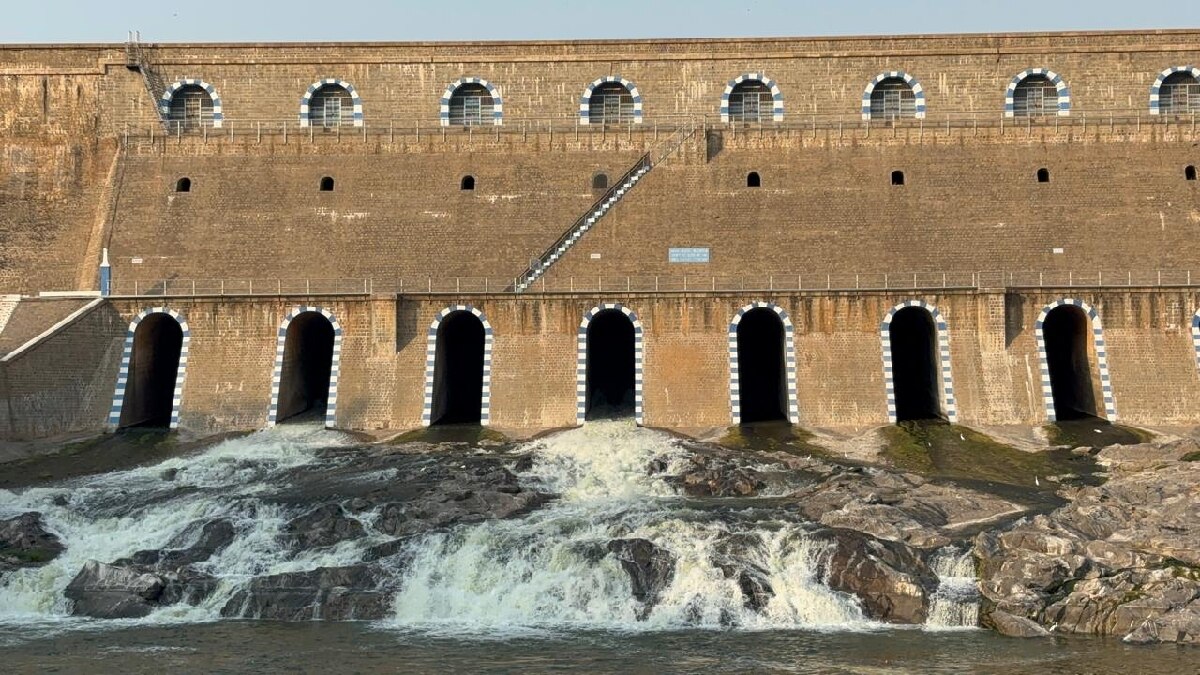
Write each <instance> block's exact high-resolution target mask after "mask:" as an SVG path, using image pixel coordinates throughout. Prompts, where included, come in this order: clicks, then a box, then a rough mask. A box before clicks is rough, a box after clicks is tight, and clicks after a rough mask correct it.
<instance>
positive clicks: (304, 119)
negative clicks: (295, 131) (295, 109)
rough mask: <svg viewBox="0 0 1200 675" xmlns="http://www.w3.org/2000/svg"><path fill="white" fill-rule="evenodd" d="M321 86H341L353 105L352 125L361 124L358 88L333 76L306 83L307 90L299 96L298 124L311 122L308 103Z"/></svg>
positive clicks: (361, 115)
mask: <svg viewBox="0 0 1200 675" xmlns="http://www.w3.org/2000/svg"><path fill="white" fill-rule="evenodd" d="M323 87H341V88H342V89H345V90H346V93H348V94H350V102H351V103H352V104H353V105H354V126H356V127H361V126H362V125H363V105H362V98H361V97H360V96H359V95H358V90H357V89H355V88H354V85H352V84H350V83H349V82H346V81H345V80H339V79H337V78H335V77H327V78H325V79H323V80H317V81H316V82H313V83H312V84H310V85H308V90H307V91H305V92H304V96H301V97H300V126H302V127H307V126H309V125H310V124H311V123H312V111H311V110H310V108H309V104H310V103H312V97H313V95H314V94H316V93H317V92H318V91H319V90H320V89H321V88H323Z"/></svg>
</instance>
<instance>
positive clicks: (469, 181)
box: [458, 176, 475, 190]
mask: <svg viewBox="0 0 1200 675" xmlns="http://www.w3.org/2000/svg"><path fill="white" fill-rule="evenodd" d="M458 187H459V189H462V190H474V189H475V176H463V177H462V182H461V183H459V186H458Z"/></svg>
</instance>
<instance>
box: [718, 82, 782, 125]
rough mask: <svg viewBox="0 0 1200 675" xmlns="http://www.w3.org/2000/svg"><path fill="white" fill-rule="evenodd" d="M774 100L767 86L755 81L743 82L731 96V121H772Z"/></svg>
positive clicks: (735, 88)
mask: <svg viewBox="0 0 1200 675" xmlns="http://www.w3.org/2000/svg"><path fill="white" fill-rule="evenodd" d="M773 110H774V98H773V97H772V96H771V90H770V88H768V87H767V85H765V84H763V83H762V82H758V81H755V80H752V81H747V82H743V83H741V84H739V85H737V86H736V87H734V88H733V92H732V93H731V94H730V95H729V119H730V120H731V121H734V122H759V121H762V120H764V119H767V120H769V119H772V112H773Z"/></svg>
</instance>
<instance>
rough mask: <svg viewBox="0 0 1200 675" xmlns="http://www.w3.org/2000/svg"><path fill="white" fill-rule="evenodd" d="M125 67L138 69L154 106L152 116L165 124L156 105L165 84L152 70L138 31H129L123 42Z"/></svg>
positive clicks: (164, 119) (151, 104)
mask: <svg viewBox="0 0 1200 675" xmlns="http://www.w3.org/2000/svg"><path fill="white" fill-rule="evenodd" d="M125 67H126V68H129V69H130V70H136V71H138V73H139V74H140V75H141V76H142V86H144V87H145V88H146V93H147V94H148V95H149V96H150V106H151V107H153V108H154V116H155V117H156V118H158V121H160V122H162V123H163V124H166V121H167V120H166V118H165V117H164V116H163V114H162V110H160V109H159V107H158V100H159V98H160V97H161V96H162V94H163V91H164V89H165V86H164V85H163V81H162V78H161V77H159V75H158V73H156V72H155V71H154V68H153V67H152V65H151V63H150V59H149V57H148V56H147V55H146V50H145V49H144V48H143V47H142V41H141V37H140V35H139V34H138V33H135V32H131V33H130V34H129V40H128V41H127V42H126V43H125Z"/></svg>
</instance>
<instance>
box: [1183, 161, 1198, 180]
mask: <svg viewBox="0 0 1200 675" xmlns="http://www.w3.org/2000/svg"><path fill="white" fill-rule="evenodd" d="M1183 178H1184V180H1196V167H1194V166H1191V165H1188V166H1185V167H1183Z"/></svg>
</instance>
